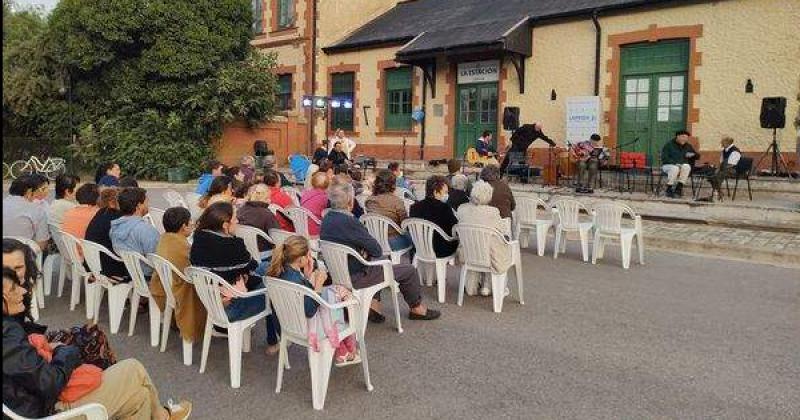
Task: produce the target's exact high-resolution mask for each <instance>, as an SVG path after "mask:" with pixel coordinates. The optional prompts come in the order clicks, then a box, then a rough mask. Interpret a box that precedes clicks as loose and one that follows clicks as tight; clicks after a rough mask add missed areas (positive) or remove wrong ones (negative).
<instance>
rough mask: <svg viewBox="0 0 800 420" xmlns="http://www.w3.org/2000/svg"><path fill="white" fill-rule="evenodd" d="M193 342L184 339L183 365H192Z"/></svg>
mask: <svg viewBox="0 0 800 420" xmlns="http://www.w3.org/2000/svg"><path fill="white" fill-rule="evenodd" d="M193 344H194V343H192V342H191V341H187V340H183V365H184V366H191V365H192V345H193Z"/></svg>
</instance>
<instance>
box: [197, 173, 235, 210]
mask: <svg viewBox="0 0 800 420" xmlns="http://www.w3.org/2000/svg"><path fill="white" fill-rule="evenodd" d="M232 184H233V181H232V180H231V178H230V177H229V176H227V175H220V176H218V177H215V178H214V180H213V181H211V186H209V187H208V191H206V195H204V196H202V197H200V200H199V201H198V202H197V205H198V206H199V207H200V208H201V209H204V208H206V207H208V206H210V205H211V204H214V203H219V202H226V203H232V202H233V186H232Z"/></svg>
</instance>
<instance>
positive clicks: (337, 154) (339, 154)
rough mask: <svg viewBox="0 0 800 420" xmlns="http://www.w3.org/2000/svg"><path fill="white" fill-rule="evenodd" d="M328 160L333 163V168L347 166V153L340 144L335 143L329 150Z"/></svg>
mask: <svg viewBox="0 0 800 420" xmlns="http://www.w3.org/2000/svg"><path fill="white" fill-rule="evenodd" d="M328 159H330V161H331V162H332V163H333V166H339V165H346V164H347V162H348V159H347V153H345V151H344V150H343V146H342V143H336V144H335V145H334V146H333V150H331V153H330V154H329V155H328Z"/></svg>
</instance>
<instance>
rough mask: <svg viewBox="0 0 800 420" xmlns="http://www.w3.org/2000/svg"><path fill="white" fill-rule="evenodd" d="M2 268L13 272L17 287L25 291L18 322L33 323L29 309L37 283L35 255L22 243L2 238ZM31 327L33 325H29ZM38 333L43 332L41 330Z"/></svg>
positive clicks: (37, 267) (37, 273)
mask: <svg viewBox="0 0 800 420" xmlns="http://www.w3.org/2000/svg"><path fill="white" fill-rule="evenodd" d="M3 267H7V268H10V269H11V270H14V273H16V275H17V280H18V282H19V285H20V286H21V287H22V288H24V289H25V298H24V301H25V308H26V309H27V310H26V311H25V312H23V313H20V314H17V315H16V317H17V318H18V321H20V322H23V321H26V320H28V321H33V318H32V317H31V313H30V308H31V300H32V299H33V291H34V289H36V283H37V282H38V281H39V274H41V273H40V272H39V266H38V264H37V263H36V254H35V253H34V252H33V250H32V249H31V248H30V247H29V246H28V245H25V244H24V243H22V242H20V241H18V240H16V239H11V238H3ZM31 325H33V324H31ZM39 332H44V330H41V331H39Z"/></svg>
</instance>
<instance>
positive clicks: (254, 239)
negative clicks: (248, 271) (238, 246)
mask: <svg viewBox="0 0 800 420" xmlns="http://www.w3.org/2000/svg"><path fill="white" fill-rule="evenodd" d="M234 235H236V236H237V237H239V238H242V239H243V240H244V245H245V246H246V247H247V251H248V252H250V257H252V258H253V259H254V260H256V261H261V260H262V259H263V257H265V256H268V255H270V254H271V252H270V251H265V252H261V251H259V249H258V239H259V238H261V239H263V240H265V241H267V242H269V243H271V244H272V245H273V246H274V245H275V241H274V240H272V238H270V236H269V235H268V234H267V233H266V232H264V231H263V230H261V229H259V228H256V227H253V226H245V225H241V224H240V225H238V226H237V227H236V232H234Z"/></svg>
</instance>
